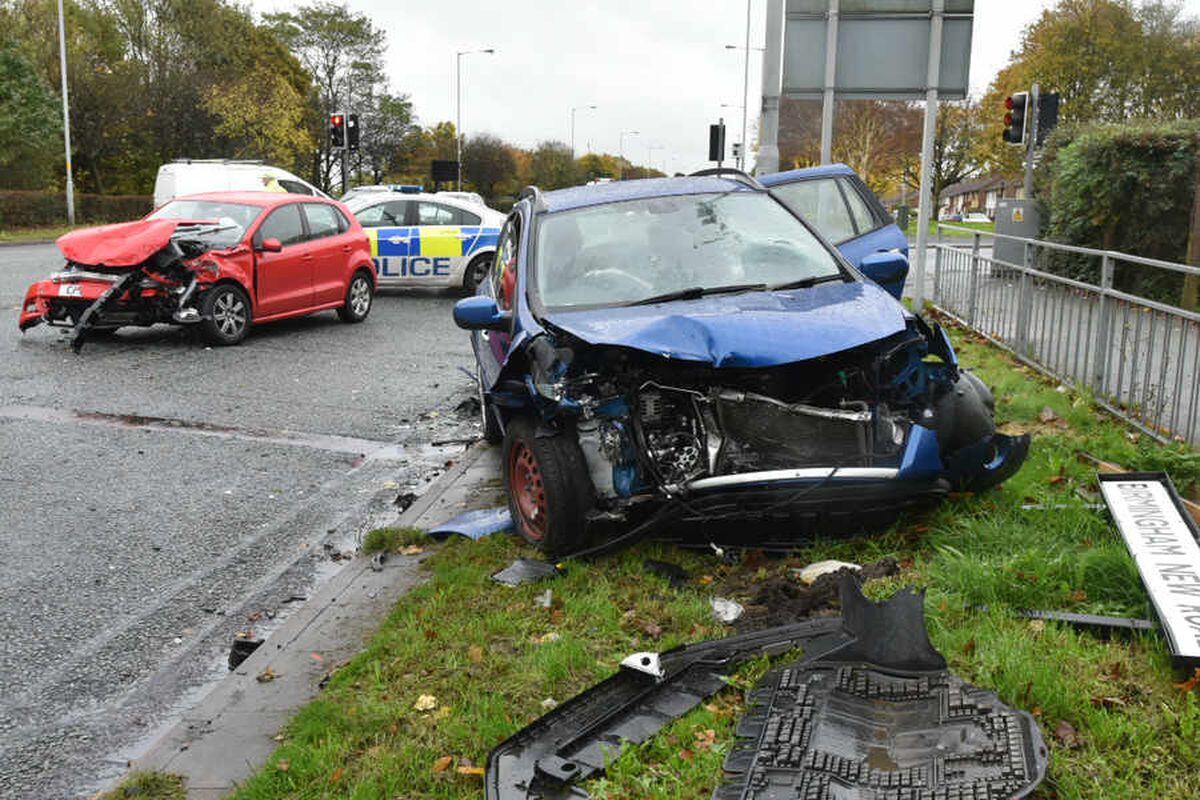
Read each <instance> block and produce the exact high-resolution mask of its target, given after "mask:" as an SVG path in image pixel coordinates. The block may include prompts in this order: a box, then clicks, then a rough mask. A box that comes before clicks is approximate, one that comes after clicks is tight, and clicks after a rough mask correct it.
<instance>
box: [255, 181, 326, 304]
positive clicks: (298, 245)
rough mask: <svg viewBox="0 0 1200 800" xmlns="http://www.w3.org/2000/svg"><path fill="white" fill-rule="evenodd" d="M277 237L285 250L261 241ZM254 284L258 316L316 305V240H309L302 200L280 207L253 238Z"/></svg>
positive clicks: (264, 222)
mask: <svg viewBox="0 0 1200 800" xmlns="http://www.w3.org/2000/svg"><path fill="white" fill-rule="evenodd" d="M267 239H276V240H278V241H279V243H280V244H281V245H283V249H282V250H280V251H279V252H278V253H272V252H268V251H265V250H262V249H261V247H260V246H261V243H262V242H264V241H266V240H267ZM254 242H255V256H256V264H255V268H256V273H257V274H256V278H255V285H256V291H257V294H258V298H257V303H256V306H257V307H256V311H255V315H256V316H258V317H260V318H261V317H270V316H274V315H275V314H286V313H288V312H290V311H299V310H302V309H305V308H308V307H310V306H311V305H312V304H313V271H314V263H315V256H314V251H315V250H316V249H317V246H316V243H314V242H310V241H308V237H307V235H306V233H305V230H304V218H303V217H302V215H301V213H300V204H299V203H288V204H287V205H283V206H279V207H278V208H276V209H275V210H274V211H272V212H271V213H270V215H269V216H268V217H267V218H266V219H265V220H263V223H262V225H261V226H260V227H259V229H258V233H256V234H255V237H254Z"/></svg>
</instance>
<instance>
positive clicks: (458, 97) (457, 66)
mask: <svg viewBox="0 0 1200 800" xmlns="http://www.w3.org/2000/svg"><path fill="white" fill-rule="evenodd" d="M494 52H496V51H495V50H494V49H493V48H491V47H488V48H485V49H483V50H460V51H458V52H456V53H455V54H454V156H455V159H456V160H457V162H458V181H457V184H458V187H457V188H458V191H460V192H461V191H462V138H463V137H462V57H463V56H468V55H471V54H472V53H494Z"/></svg>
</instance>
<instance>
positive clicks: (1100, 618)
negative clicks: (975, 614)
mask: <svg viewBox="0 0 1200 800" xmlns="http://www.w3.org/2000/svg"><path fill="white" fill-rule="evenodd" d="M974 608H975V609H976V610H977V611H982V612H985V613H986V612H987V610H988V607H987V606H975V607H974ZM1013 613H1014V614H1016V615H1017V616H1018V617H1024V618H1025V619H1036V620H1042V621H1044V622H1061V623H1063V624H1065V625H1071V626H1072V627H1075V628H1080V629H1083V630H1089V631H1092V632H1093V633H1098V634H1100V635H1102V636H1107V635H1108V634H1110V633H1140V632H1148V633H1157V632H1158V630H1159V626H1158V623H1157V622H1155V621H1153V620H1149V619H1138V618H1137V617H1108V616H1104V615H1102V614H1077V613H1075V612H1073V611H1041V610H1038V609H1033V608H1018V609H1015V610H1014V611H1013Z"/></svg>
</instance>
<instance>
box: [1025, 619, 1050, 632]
mask: <svg viewBox="0 0 1200 800" xmlns="http://www.w3.org/2000/svg"><path fill="white" fill-rule="evenodd" d="M1029 630H1031V631H1033V632H1034V633H1041V632H1042V631H1044V630H1046V621H1045V620H1044V619H1031V620H1030V621H1029Z"/></svg>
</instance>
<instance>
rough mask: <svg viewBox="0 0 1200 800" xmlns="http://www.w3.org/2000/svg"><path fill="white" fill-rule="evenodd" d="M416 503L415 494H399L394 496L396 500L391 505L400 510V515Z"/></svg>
mask: <svg viewBox="0 0 1200 800" xmlns="http://www.w3.org/2000/svg"><path fill="white" fill-rule="evenodd" d="M416 501H417V493H416V492H401V493H400V494H398V495H396V499H395V500H393V501H392V505H394V506H395V507H396V508H398V509H400V513H404V512H405V511H408V507H409V506H411V505H412V504H413V503H415V502H416Z"/></svg>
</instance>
